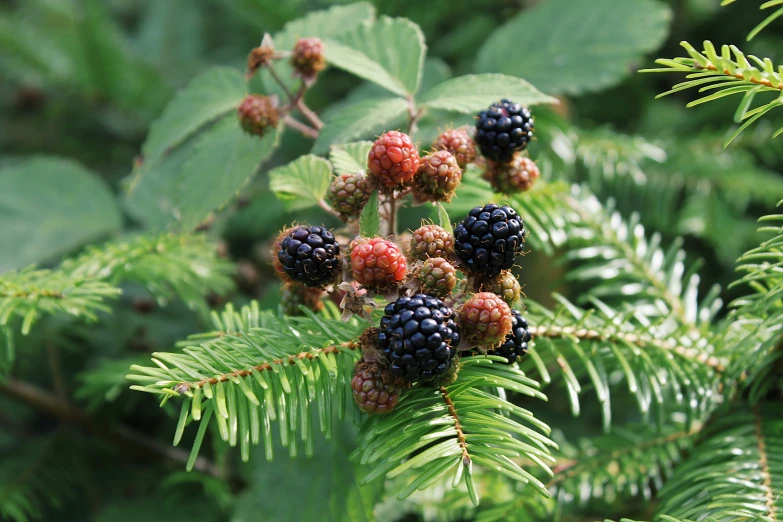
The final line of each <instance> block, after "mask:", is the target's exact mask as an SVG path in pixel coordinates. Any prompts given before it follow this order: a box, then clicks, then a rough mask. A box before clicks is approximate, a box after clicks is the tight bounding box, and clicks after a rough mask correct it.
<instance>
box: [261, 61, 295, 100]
mask: <svg viewBox="0 0 783 522" xmlns="http://www.w3.org/2000/svg"><path fill="white" fill-rule="evenodd" d="M267 69H269V74H271V75H272V79H273V80H274V81H275V82H276V83H277V85H279V86H280V88H281V89H283V92H284V93H285V95H286V96H287V97H288V99H289V100H290V101H293V99H294V95H293V93H292V92H291V91H290V90H289V89H288V87H287V86H286V84H285V83H283V80H281V79H280V76H279V75H278V74H277V71H275V66H274V65H272V62H269V64H268V65H267Z"/></svg>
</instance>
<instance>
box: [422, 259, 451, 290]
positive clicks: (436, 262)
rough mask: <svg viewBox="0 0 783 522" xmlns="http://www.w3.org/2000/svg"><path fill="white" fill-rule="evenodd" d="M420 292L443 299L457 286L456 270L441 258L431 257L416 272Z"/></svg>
mask: <svg viewBox="0 0 783 522" xmlns="http://www.w3.org/2000/svg"><path fill="white" fill-rule="evenodd" d="M416 280H417V281H418V282H419V284H420V285H421V291H422V292H423V293H427V294H430V295H434V296H435V297H445V296H447V295H448V294H450V293H451V291H452V290H453V289H454V286H455V285H456V284H457V270H456V269H455V268H454V266H453V265H452V264H451V263H449V262H448V261H447V260H445V259H443V258H442V257H431V258H430V259H427V260H426V261H425V262H424V264H423V265H422V266H421V267H420V268H419V269H418V270H417V271H416Z"/></svg>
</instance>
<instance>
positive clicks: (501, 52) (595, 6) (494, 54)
mask: <svg viewBox="0 0 783 522" xmlns="http://www.w3.org/2000/svg"><path fill="white" fill-rule="evenodd" d="M670 18H671V13H670V11H669V9H668V8H667V7H666V6H665V5H663V4H662V3H660V2H656V1H654V0H623V1H622V2H617V1H615V0H594V1H592V2H584V1H583V0H548V1H546V2H541V3H540V4H539V5H538V6H537V7H535V8H534V9H530V10H526V11H523V12H522V13H520V14H519V15H517V16H515V17H514V18H512V19H511V20H510V21H508V22H507V23H506V24H504V25H503V26H502V27H500V28H499V29H497V30H495V31H494V32H493V33H492V35H491V36H490V37H489V38H488V39H487V41H486V42H485V43H484V46H483V47H482V48H481V50H480V51H479V54H478V57H477V59H476V69H477V70H479V71H486V72H501V73H505V74H510V75H513V76H522V77H524V78H525V79H526V80H528V81H529V82H530V83H532V84H533V85H535V86H536V87H537V88H539V89H541V90H542V91H544V92H547V93H550V94H566V93H567V94H581V93H585V92H590V91H595V90H598V89H605V88H607V87H611V86H612V85H614V84H616V83H617V82H619V81H620V80H621V79H622V78H624V77H625V76H627V75H628V74H630V72H631V70H632V69H633V68H632V64H633V63H634V62H635V61H636V60H638V59H639V58H640V57H641V56H642V55H644V54H645V53H648V52H650V51H653V50H655V49H657V48H658V46H660V45H661V44H662V43H663V40H664V38H666V35H667V33H668V31H669V20H670Z"/></svg>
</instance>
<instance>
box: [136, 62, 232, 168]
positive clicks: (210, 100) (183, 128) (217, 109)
mask: <svg viewBox="0 0 783 522" xmlns="http://www.w3.org/2000/svg"><path fill="white" fill-rule="evenodd" d="M244 96H245V81H244V79H243V77H242V73H240V72H239V71H238V70H236V69H230V68H228V67H216V68H214V69H210V70H208V71H206V72H205V73H203V74H201V75H200V76H198V77H196V78H195V79H194V80H193V81H191V82H190V83H189V84H188V85H187V87H185V88H184V89H183V90H181V91H180V92H179V93H177V95H176V96H175V97H174V99H172V100H171V102H170V103H169V104H168V105H167V106H166V109H165V110H164V111H163V114H162V115H161V116H160V118H158V119H157V120H155V122H154V123H153V124H152V126H151V127H150V132H149V135H148V136H147V141H145V142H144V145H143V146H142V149H141V150H142V153H143V155H144V161H147V162H150V161H154V160H155V159H157V158H159V157H161V156H162V155H163V154H165V153H166V152H167V151H169V150H170V149H172V148H173V147H176V146H178V145H180V144H181V143H182V142H184V141H185V140H186V139H187V138H188V137H189V136H190V135H192V134H194V133H195V132H197V131H198V130H199V128H201V127H203V126H204V125H206V124H207V123H209V122H211V121H214V120H215V119H216V118H219V117H220V116H222V115H223V114H226V113H227V112H229V111H232V110H234V109H235V108H236V107H237V106H238V105H239V103H240V102H241V101H242V98H243V97H244Z"/></svg>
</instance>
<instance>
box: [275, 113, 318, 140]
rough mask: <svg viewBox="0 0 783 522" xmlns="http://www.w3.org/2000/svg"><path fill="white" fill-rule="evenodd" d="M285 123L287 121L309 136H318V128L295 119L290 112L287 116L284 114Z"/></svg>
mask: <svg viewBox="0 0 783 522" xmlns="http://www.w3.org/2000/svg"><path fill="white" fill-rule="evenodd" d="M283 123H285V124H286V125H288V126H289V127H291V128H292V129H296V130H298V131H299V132H301V133H302V134H304V135H305V136H307V137H308V138H313V139H316V138H318V130H316V129H314V128H312V127H310V126H309V125H306V124H304V123H302V122H301V121H298V120H295V119H293V118H292V117H291V115H290V114H286V115H285V116H283Z"/></svg>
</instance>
